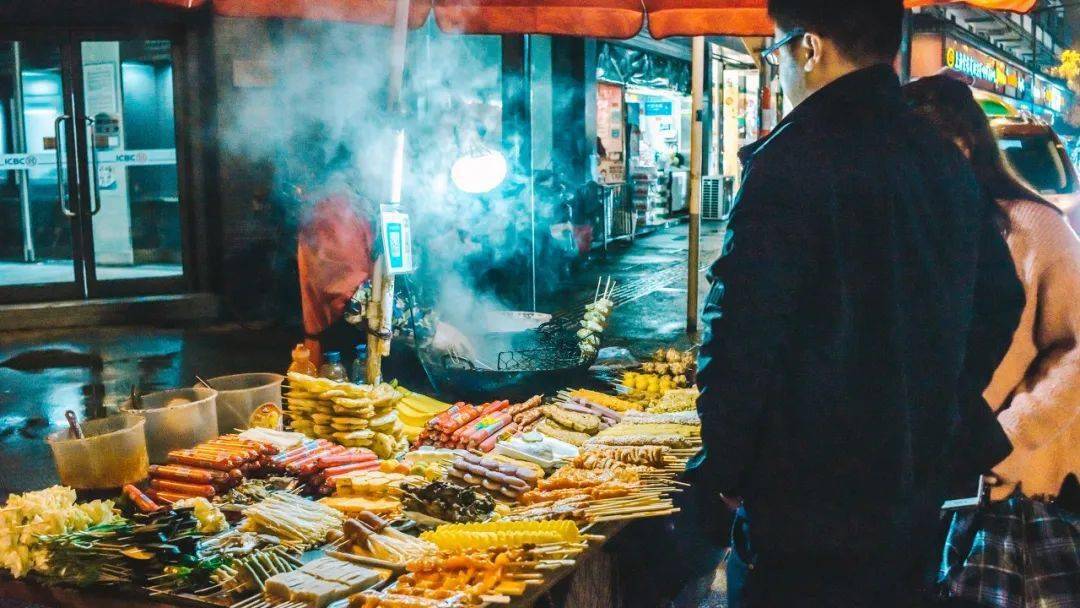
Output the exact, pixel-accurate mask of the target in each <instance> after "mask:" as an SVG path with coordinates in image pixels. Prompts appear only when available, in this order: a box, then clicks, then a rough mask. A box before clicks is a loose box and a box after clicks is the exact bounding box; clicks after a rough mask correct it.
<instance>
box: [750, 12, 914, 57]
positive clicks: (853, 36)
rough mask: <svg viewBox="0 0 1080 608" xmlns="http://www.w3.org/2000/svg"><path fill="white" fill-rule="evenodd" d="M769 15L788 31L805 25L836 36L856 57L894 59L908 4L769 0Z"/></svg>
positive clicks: (839, 44)
mask: <svg viewBox="0 0 1080 608" xmlns="http://www.w3.org/2000/svg"><path fill="white" fill-rule="evenodd" d="M769 16H770V17H772V19H773V21H775V22H776V24H777V25H779V26H780V28H781V29H783V30H784V31H786V32H790V31H791V30H792V29H794V28H802V29H804V30H806V31H808V32H813V33H815V34H818V35H819V36H822V37H824V38H828V39H829V40H832V41H833V42H835V43H836V45H837V46H839V47H840V49H841V52H843V53H844V55H845V56H847V58H848V59H851V60H853V61H857V62H862V61H866V60H872V61H892V59H893V57H895V56H896V53H897V51H898V50H899V49H900V27H901V22H902V21H903V19H904V6H903V2H902V0H769Z"/></svg>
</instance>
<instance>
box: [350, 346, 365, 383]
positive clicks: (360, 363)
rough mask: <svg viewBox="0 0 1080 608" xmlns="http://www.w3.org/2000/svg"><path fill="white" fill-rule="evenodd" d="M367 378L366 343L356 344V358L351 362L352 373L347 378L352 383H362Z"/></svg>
mask: <svg viewBox="0 0 1080 608" xmlns="http://www.w3.org/2000/svg"><path fill="white" fill-rule="evenodd" d="M366 379H367V344H357V345H356V358H355V359H353V362H352V374H350V375H349V380H350V381H352V383H353V384H363V383H364V380H366Z"/></svg>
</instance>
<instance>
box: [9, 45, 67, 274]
mask: <svg viewBox="0 0 1080 608" xmlns="http://www.w3.org/2000/svg"><path fill="white" fill-rule="evenodd" d="M11 52H12V55H14V58H15V65H14V68H15V99H13V100H12V104H11V126H12V128H13V131H14V132H13V133H12V139H13V140H14V141H13V142H12V143H14V144H15V146H14V148H15V151H17V152H23V153H27V152H29V151H30V149H29V147H28V146H27V145H26V121H25V114H24V112H25V109H24V108H23V85H22V48H21V44H20V43H19V42H12V43H11ZM57 145H59V144H57ZM59 170H60V169H59V167H58V168H57V171H59ZM15 181H17V182H18V184H19V210H20V213H21V214H22V229H23V261H24V262H36V261H37V252H36V251H35V250H34V223H33V222H34V218H33V216H31V215H30V169H29V168H27V169H26V170H25V171H16V172H15Z"/></svg>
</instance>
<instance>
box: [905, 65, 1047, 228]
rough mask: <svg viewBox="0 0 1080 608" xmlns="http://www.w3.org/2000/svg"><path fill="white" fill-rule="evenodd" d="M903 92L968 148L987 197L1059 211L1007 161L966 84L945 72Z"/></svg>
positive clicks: (939, 127) (917, 109)
mask: <svg viewBox="0 0 1080 608" xmlns="http://www.w3.org/2000/svg"><path fill="white" fill-rule="evenodd" d="M903 94H904V98H905V99H906V100H907V102H908V104H909V105H910V106H911V108H912V110H913V111H914V112H915V114H916V115H918V116H921V117H922V118H924V119H926V120H927V121H928V122H929V123H930V124H931V125H933V127H934V128H935V129H937V131H938V132H939V133H940V134H941V135H942V136H943V137H945V138H946V139H948V140H949V141H953V142H956V143H957V144H958V145H961V146H962V147H963V148H966V150H967V152H968V154H969V156H970V160H971V166H972V168H973V169H974V170H975V178H976V179H977V180H978V182H979V186H980V187H981V188H982V189H983V192H984V193H985V194H986V195H987V196H989V197H991V198H992V199H994V200H995V201H1000V200H1009V199H1023V200H1029V201H1034V202H1036V203H1040V204H1043V205H1046V206H1048V207H1050V208H1052V209H1054V210H1058V208H1057V207H1056V206H1054V204H1053V203H1051V202H1049V201H1047V200H1046V199H1044V198H1043V197H1041V196H1039V194H1038V193H1037V192H1035V191H1034V190H1032V189H1031V188H1029V187H1028V186H1027V185H1026V184H1025V183H1024V182H1022V181H1021V180H1020V178H1019V177H1017V176H1016V174H1015V173H1013V171H1012V169H1010V168H1009V166H1008V165H1006V164H1005V158H1004V156H1002V154H1001V149H1000V148H999V147H998V142H997V138H996V137H995V136H994V132H993V131H992V130H991V129H990V121H989V120H987V118H986V114H985V113H984V112H983V109H982V107H981V106H980V105H979V103H978V102H977V101H975V96H974V95H972V94H971V89H970V88H968V86H967V85H966V84H964V83H963V82H961V81H960V80H958V79H957V78H955V77H953V76H950V75H945V74H942V75H938V76H930V77H927V78H920V79H918V80H915V81H913V82H910V83H908V84H906V85H904V87H903ZM1059 212H1060V211H1059ZM1002 219H1005V218H1004V217H1002Z"/></svg>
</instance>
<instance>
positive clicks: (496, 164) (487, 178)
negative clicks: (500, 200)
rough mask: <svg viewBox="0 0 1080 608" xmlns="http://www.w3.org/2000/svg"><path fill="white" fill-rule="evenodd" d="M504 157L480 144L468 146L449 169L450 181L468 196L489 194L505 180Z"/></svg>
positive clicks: (500, 153)
mask: <svg viewBox="0 0 1080 608" xmlns="http://www.w3.org/2000/svg"><path fill="white" fill-rule="evenodd" d="M506 170H507V166H506V157H505V156H503V154H502V152H499V151H498V150H493V149H491V148H489V147H487V146H485V145H484V144H482V143H477V144H475V145H472V146H469V148H468V149H466V151H465V154H463V155H462V156H461V157H460V158H458V159H457V160H455V161H454V164H453V165H451V167H450V180H451V181H453V182H454V185H455V186H457V188H458V190H461V191H462V192H465V193H468V194H484V193H487V192H491V191H492V190H494V189H495V188H496V186H498V185H499V184H501V183H502V181H503V180H504V179H506Z"/></svg>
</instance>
